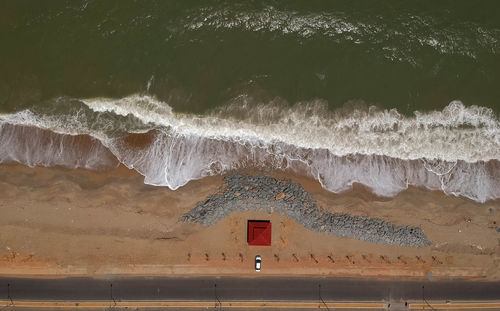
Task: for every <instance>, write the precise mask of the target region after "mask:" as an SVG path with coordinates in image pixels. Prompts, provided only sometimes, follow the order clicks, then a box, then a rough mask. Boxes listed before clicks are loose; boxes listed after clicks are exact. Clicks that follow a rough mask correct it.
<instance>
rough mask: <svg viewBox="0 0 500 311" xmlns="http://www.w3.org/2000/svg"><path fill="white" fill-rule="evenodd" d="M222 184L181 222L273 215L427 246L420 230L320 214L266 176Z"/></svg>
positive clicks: (294, 187) (296, 190)
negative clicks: (245, 214)
mask: <svg viewBox="0 0 500 311" xmlns="http://www.w3.org/2000/svg"><path fill="white" fill-rule="evenodd" d="M224 180H225V185H224V186H223V187H222V188H221V189H219V191H218V192H217V193H215V194H213V195H211V196H209V197H208V198H207V199H206V200H205V201H204V202H199V203H197V204H196V207H195V208H194V209H192V210H191V211H189V212H188V213H187V214H185V215H184V216H182V217H181V219H180V220H181V221H185V222H196V223H200V224H202V225H204V226H211V225H213V224H215V223H217V222H219V221H220V220H221V219H223V218H224V217H226V216H228V215H229V214H231V213H232V212H236V211H239V212H246V211H255V210H262V211H265V212H268V213H271V212H276V213H280V214H282V215H285V216H287V217H290V218H291V219H293V220H295V221H296V222H298V223H299V224H301V225H303V226H304V227H306V228H308V229H310V230H314V231H317V232H323V233H327V234H334V235H339V236H344V237H350V238H355V239H359V240H362V241H367V242H373V243H378V244H391V245H402V246H413V247H421V246H427V245H430V244H431V243H430V242H429V240H428V239H427V237H426V236H425V234H424V232H423V231H422V229H420V228H418V227H410V226H396V225H394V224H391V223H389V222H387V221H384V220H381V219H378V218H370V217H366V216H351V215H348V214H337V213H330V212H326V211H321V210H320V208H319V207H318V205H317V204H316V202H315V201H314V200H312V198H311V195H310V194H309V193H308V192H306V191H305V190H304V188H302V186H300V185H298V184H296V183H294V182H292V181H284V180H279V179H275V178H271V177H268V176H252V175H243V174H230V175H227V176H225V177H224Z"/></svg>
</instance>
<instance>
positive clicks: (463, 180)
mask: <svg viewBox="0 0 500 311" xmlns="http://www.w3.org/2000/svg"><path fill="white" fill-rule="evenodd" d="M49 107H50V108H44V109H45V110H40V109H41V108H38V110H23V111H20V112H17V113H13V114H7V115H0V162H1V163H8V162H18V163H21V164H24V165H28V166H36V165H41V166H54V165H62V166H67V167H70V168H76V167H84V168H87V169H97V170H100V169H105V168H108V167H115V166H117V165H118V164H119V163H123V164H124V165H125V166H127V167H129V168H132V169H135V170H136V171H138V172H139V173H140V174H142V175H144V176H145V182H146V183H148V184H152V185H158V186H167V187H169V188H171V189H177V188H178V187H180V186H182V185H185V184H186V183H187V182H189V181H190V180H193V179H199V178H202V177H205V176H209V175H215V174H222V173H224V172H227V171H229V170H234V169H241V168H249V167H250V168H252V167H253V168H266V169H290V170H292V171H294V172H296V173H298V174H302V175H306V176H310V177H313V178H315V179H316V180H318V181H319V182H320V183H321V184H322V186H323V187H324V188H325V189H326V190H329V191H331V192H336V193H337V192H341V191H344V190H347V189H349V188H350V187H351V186H352V184H353V183H361V184H364V185H366V186H367V187H369V188H371V189H372V191H373V192H374V193H375V194H377V195H381V196H394V195H396V194H397V193H398V192H400V191H402V190H404V189H407V187H408V186H409V185H412V186H417V187H425V188H428V189H433V190H442V191H444V192H445V193H446V194H451V195H457V196H464V197H467V198H470V199H473V200H475V201H479V202H485V201H487V200H490V199H497V198H500V121H499V119H498V117H497V116H496V115H495V114H494V112H493V111H492V110H491V109H488V108H484V107H477V106H469V107H466V106H464V105H463V104H462V103H461V102H459V101H453V102H451V103H450V104H449V105H448V106H446V107H445V108H444V109H443V110H442V111H432V112H426V113H424V112H415V113H414V115H413V116H404V115H402V114H400V113H399V112H398V111H396V110H395V109H392V110H380V109H378V108H376V107H366V106H363V105H359V104H351V105H346V106H345V107H344V108H342V109H337V110H335V111H331V110H328V108H327V105H326V103H325V102H322V101H320V100H317V101H312V102H304V103H297V104H295V105H293V106H290V105H287V104H286V103H285V102H284V101H283V100H282V99H279V98H276V99H275V100H274V101H272V102H270V103H265V104H264V103H258V102H255V101H254V100H253V98H252V97H251V96H248V95H241V96H238V97H236V98H234V99H233V100H232V101H231V102H230V103H229V104H227V105H226V106H223V107H221V108H218V109H216V110H213V111H211V112H210V113H208V114H206V115H202V116H201V115H191V114H177V113H175V112H174V111H173V109H172V108H171V107H170V106H169V105H168V104H167V103H164V102H161V101H158V100H156V99H155V98H153V97H150V96H145V95H132V96H129V97H125V98H122V99H103V98H96V99H71V98H64V97H62V98H57V99H55V100H53V101H52V102H51V104H50V105H49Z"/></svg>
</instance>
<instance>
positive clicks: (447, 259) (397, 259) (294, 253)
mask: <svg viewBox="0 0 500 311" xmlns="http://www.w3.org/2000/svg"><path fill="white" fill-rule="evenodd" d="M243 173H247V174H252V175H255V176H269V177H271V178H275V179H278V180H285V181H293V182H294V183H297V184H300V186H301V187H303V189H304V190H305V191H307V193H309V194H310V195H311V197H312V199H313V200H314V201H315V202H317V204H318V206H319V208H320V209H321V210H323V211H326V212H330V213H339V214H348V215H352V216H363V217H374V218H378V219H382V220H384V221H387V222H390V223H392V224H395V225H398V226H403V225H409V226H415V227H420V228H422V230H423V232H424V233H425V234H426V236H427V237H428V238H429V240H430V242H431V243H432V244H431V245H430V246H425V247H405V246H397V245H381V244H375V243H369V242H364V241H360V240H356V239H353V238H347V237H339V236H335V235H327V234H324V233H321V232H314V231H312V230H309V229H306V228H304V227H303V226H302V225H300V224H299V223H297V222H296V221H294V220H292V219H290V218H288V217H286V216H284V215H282V214H280V213H276V212H273V213H268V212H266V211H263V210H249V211H245V212H233V213H231V214H230V215H229V216H227V217H225V218H223V219H222V220H220V221H218V222H217V223H215V224H213V225H211V226H202V225H200V224H196V223H185V222H181V221H179V219H180V218H181V217H182V215H185V214H186V213H188V212H189V211H190V210H192V209H193V208H194V207H195V206H196V204H197V203H198V202H203V201H204V200H206V198H207V197H209V196H210V195H212V194H214V193H217V191H219V189H220V187H222V186H223V185H224V179H223V178H222V177H221V176H213V177H206V178H203V179H200V180H195V181H191V182H189V183H188V184H187V185H185V186H183V187H181V188H179V189H177V190H175V191H174V190H170V189H168V188H166V187H155V186H150V185H145V184H144V182H143V177H142V176H140V175H139V174H137V173H136V172H135V171H133V170H129V169H127V168H125V167H123V166H120V167H118V168H117V169H114V170H109V171H103V172H96V171H88V170H83V169H76V170H70V169H65V168H59V167H56V168H41V167H36V168H28V167H24V166H21V165H1V166H0V213H1V215H2V217H1V220H0V275H9V276H26V277H28V276H30V277H31V276H40V277H60V276H106V275H137V276H139V275H141V276H148V275H149V276H152V275H156V276H159V275H161V276H174V275H175V276H195V275H239V276H248V277H254V276H255V272H254V270H253V258H254V257H255V255H256V254H259V255H261V256H262V257H263V269H262V271H261V273H260V274H259V275H266V276H267V275H269V276H271V275H290V276H294V275H297V276H312V275H315V276H318V275H322V276H332V277H371V278H419V279H422V278H427V279H429V278H432V279H434V278H435V279H439V278H467V279H468V278H470V279H483V280H498V279H500V273H499V272H498V271H499V269H498V267H499V265H500V233H498V232H496V228H497V227H498V224H499V223H500V202H499V200H495V201H487V202H486V203H477V202H474V201H472V200H468V199H464V198H459V197H451V196H447V195H445V194H443V193H442V192H439V191H428V190H424V189H419V188H415V187H410V188H409V189H408V190H406V191H403V192H401V193H400V194H398V195H396V196H395V197H393V198H382V197H377V196H375V195H374V194H372V193H371V192H370V191H369V190H368V189H366V188H365V187H363V186H362V185H359V184H355V185H354V186H353V188H352V189H351V190H347V191H345V192H343V193H341V194H333V193H330V192H327V191H325V190H324V189H323V188H322V187H321V185H320V184H319V183H318V182H317V181H315V180H313V179H311V178H307V177H302V176H298V175H296V174H292V173H290V172H286V171H272V172H264V171H252V170H246V171H243ZM248 219H267V220H270V221H271V222H272V223H273V233H272V245H271V246H270V247H264V246H248V245H247V243H246V231H245V230H246V221H247V220H248Z"/></svg>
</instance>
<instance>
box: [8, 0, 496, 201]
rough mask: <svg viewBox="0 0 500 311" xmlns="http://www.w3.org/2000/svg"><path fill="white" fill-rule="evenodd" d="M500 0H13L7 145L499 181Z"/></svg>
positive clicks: (396, 186)
mask: <svg viewBox="0 0 500 311" xmlns="http://www.w3.org/2000/svg"><path fill="white" fill-rule="evenodd" d="M499 13H500V2H499V1H315V0H313V1H0V42H2V48H1V49H0V59H1V62H0V112H1V113H3V114H2V115H0V148H2V149H0V162H4V163H5V162H19V163H22V164H26V165H30V166H35V165H44V166H52V165H63V166H67V167H86V168H89V169H102V168H105V167H112V166H114V165H117V163H123V164H125V165H127V166H128V167H130V168H134V169H136V170H137V171H139V172H140V173H141V174H143V175H144V176H145V181H146V182H147V183H151V184H155V185H164V186H169V187H171V188H173V189H175V188H177V187H179V186H182V185H184V184H185V183H186V182H188V181H189V180H191V179H194V178H200V177H203V176H207V175H212V174H219V173H223V172H225V171H227V170H230V169H238V168H243V167H249V166H252V167H255V166H257V167H272V168H288V169H292V170H294V171H296V172H299V173H302V174H305V175H308V176H311V177H314V178H316V179H317V180H319V181H320V182H321V183H322V184H323V186H324V187H325V188H326V189H328V190H330V191H333V192H340V191H343V190H345V189H348V188H349V187H350V186H351V185H352V183H354V182H360V183H363V184H365V185H367V186H368V187H370V188H372V189H373V191H374V192H375V193H377V194H379V195H394V194H396V193H398V192H399V191H401V190H404V189H406V187H407V186H408V185H415V186H422V187H427V188H430V189H441V190H443V191H445V192H446V193H448V194H454V195H463V196H466V197H469V198H472V199H474V200H478V201H485V200H488V199H494V198H498V197H500V164H499V160H500V122H499V117H498V116H499V112H500V101H499V98H500V87H499V85H500V18H499V17H498V16H499Z"/></svg>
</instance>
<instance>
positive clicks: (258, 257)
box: [255, 255, 262, 272]
mask: <svg viewBox="0 0 500 311" xmlns="http://www.w3.org/2000/svg"><path fill="white" fill-rule="evenodd" d="M261 262H262V258H261V257H260V256H259V255H257V256H255V271H257V272H259V271H260V263H261Z"/></svg>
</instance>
